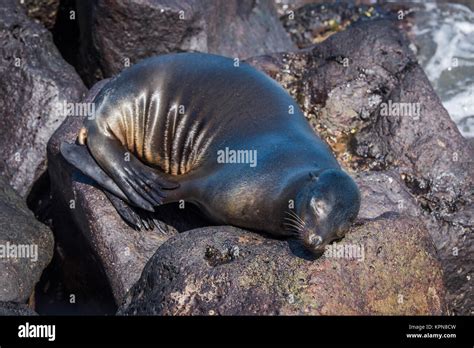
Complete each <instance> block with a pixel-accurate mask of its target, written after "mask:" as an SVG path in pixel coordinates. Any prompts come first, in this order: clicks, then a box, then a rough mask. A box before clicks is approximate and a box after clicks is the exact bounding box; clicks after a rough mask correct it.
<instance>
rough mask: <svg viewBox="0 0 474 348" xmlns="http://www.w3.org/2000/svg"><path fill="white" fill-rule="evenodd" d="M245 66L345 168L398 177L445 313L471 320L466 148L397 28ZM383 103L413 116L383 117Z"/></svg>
mask: <svg viewBox="0 0 474 348" xmlns="http://www.w3.org/2000/svg"><path fill="white" fill-rule="evenodd" d="M248 62H250V63H251V64H253V65H254V66H256V67H258V68H260V69H262V70H264V71H266V72H267V73H268V74H269V75H271V76H273V77H274V78H275V79H276V80H277V81H278V82H280V83H281V84H282V85H283V86H284V87H285V88H287V89H288V91H289V92H290V93H291V94H292V95H293V96H294V98H295V99H296V100H298V101H299V103H300V105H301V106H302V107H303V110H304V112H305V114H306V115H307V117H308V119H309V121H310V123H311V124H312V125H313V127H314V128H315V130H317V131H318V132H319V133H320V134H321V135H322V136H323V138H325V139H326V141H327V142H328V143H329V144H330V145H331V146H332V148H333V150H334V152H335V153H336V154H337V157H338V159H339V160H340V161H341V162H342V164H343V165H344V166H345V167H346V168H347V169H348V170H351V171H354V172H361V171H365V170H385V169H390V170H393V171H395V172H396V173H397V175H398V177H399V178H400V179H402V180H403V181H404V183H405V186H406V187H407V188H408V189H409V191H410V193H411V194H412V195H413V196H414V197H415V198H416V201H417V205H418V207H420V208H421V209H422V210H423V214H422V215H423V220H424V221H425V223H426V224H427V225H428V227H429V231H430V234H431V235H432V237H433V240H434V242H435V245H436V248H437V250H438V253H439V257H440V259H441V261H442V264H443V268H444V271H445V272H444V273H445V282H446V284H447V287H448V297H449V303H450V310H451V311H452V312H455V313H462V314H468V313H472V311H473V308H474V302H473V298H472V296H470V295H469V294H472V282H471V281H470V279H472V276H473V275H472V272H473V262H472V253H473V244H472V241H473V236H474V234H473V231H474V226H473V224H474V218H473V212H474V206H473V205H474V203H473V202H474V192H473V190H474V184H473V180H474V162H473V160H472V159H473V158H474V153H473V149H472V147H470V146H469V144H468V142H467V141H466V140H465V139H464V138H463V137H462V136H461V135H460V134H459V132H458V130H457V128H456V126H455V124H454V123H453V122H452V121H451V119H450V118H449V115H448V113H447V112H446V110H445V109H444V108H443V106H442V104H441V102H440V100H439V98H438V97H437V96H436V93H435V92H434V91H433V89H432V87H431V85H430V83H429V81H428V79H427V78H426V76H425V74H424V72H423V70H422V69H421V67H420V66H419V65H418V64H417V63H416V59H415V57H414V56H413V54H412V52H411V51H410V49H409V42H408V41H407V40H406V39H405V37H404V36H403V35H402V34H401V32H400V31H399V30H397V29H396V27H395V25H394V24H393V23H391V22H390V21H386V20H374V21H370V22H362V23H358V24H356V25H352V26H350V27H349V28H347V29H346V30H345V31H342V32H340V33H337V34H334V35H333V36H331V37H329V38H328V39H327V40H325V41H324V42H322V43H321V44H319V45H316V46H313V47H311V48H308V49H305V50H301V51H298V52H294V53H281V54H273V55H267V56H262V57H255V58H252V59H249V60H248ZM389 103H395V104H396V103H404V104H399V105H411V106H412V107H413V108H416V107H419V109H418V111H417V112H416V109H413V110H415V111H413V112H412V113H411V114H406V115H396V113H392V114H389V115H386V116H384V115H382V114H381V109H382V108H383V107H387V106H388V105H389Z"/></svg>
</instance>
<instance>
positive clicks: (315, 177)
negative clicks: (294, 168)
mask: <svg viewBox="0 0 474 348" xmlns="http://www.w3.org/2000/svg"><path fill="white" fill-rule="evenodd" d="M309 177H310V178H311V181H316V180H318V177H319V174H318V173H317V172H309Z"/></svg>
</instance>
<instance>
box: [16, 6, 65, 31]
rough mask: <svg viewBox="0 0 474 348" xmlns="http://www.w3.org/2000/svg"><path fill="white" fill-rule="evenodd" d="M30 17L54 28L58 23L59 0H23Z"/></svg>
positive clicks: (47, 26) (49, 27)
mask: <svg viewBox="0 0 474 348" xmlns="http://www.w3.org/2000/svg"><path fill="white" fill-rule="evenodd" d="M20 3H21V4H22V5H23V6H25V8H26V13H27V14H28V16H29V17H31V18H34V19H36V20H38V21H39V22H40V23H42V24H43V25H44V26H45V27H46V28H48V29H50V30H51V29H52V28H53V27H54V24H55V23H56V15H57V13H58V8H59V0H22V1H20Z"/></svg>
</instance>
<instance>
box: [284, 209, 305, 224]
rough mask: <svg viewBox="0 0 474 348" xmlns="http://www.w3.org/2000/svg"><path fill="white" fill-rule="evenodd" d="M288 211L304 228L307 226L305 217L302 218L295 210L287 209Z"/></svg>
mask: <svg viewBox="0 0 474 348" xmlns="http://www.w3.org/2000/svg"><path fill="white" fill-rule="evenodd" d="M286 213H287V214H288V215H290V217H293V218H294V219H295V221H296V222H299V223H300V224H301V225H302V226H303V228H304V227H306V223H305V222H304V221H303V219H302V218H300V217H299V216H298V214H296V213H295V212H294V211H291V210H290V211H287V212H286Z"/></svg>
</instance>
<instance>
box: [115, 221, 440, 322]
mask: <svg viewBox="0 0 474 348" xmlns="http://www.w3.org/2000/svg"><path fill="white" fill-rule="evenodd" d="M334 245H338V246H339V247H342V248H343V247H344V245H345V246H346V247H350V248H353V247H354V246H355V247H360V248H361V249H359V250H361V251H362V250H363V253H362V252H361V253H360V254H359V255H358V256H359V257H357V256H356V254H353V255H354V258H352V259H351V258H348V257H346V258H338V257H331V255H329V254H325V255H323V256H322V257H320V258H318V259H316V260H313V259H305V258H303V257H298V253H300V252H301V250H298V249H297V247H294V245H292V244H291V243H288V242H286V241H280V240H276V239H270V238H268V239H267V238H265V237H263V236H261V235H258V234H255V233H251V232H249V231H244V230H240V229H237V228H234V227H229V226H222V227H214V228H211V227H209V228H201V229H197V230H192V231H187V232H184V233H181V234H179V235H176V236H174V237H172V238H171V239H169V240H168V241H166V242H165V243H164V244H163V245H162V246H161V247H160V248H158V250H157V251H156V253H155V255H153V257H152V258H151V259H150V261H149V262H148V263H147V265H146V267H145V269H144V270H143V274H142V276H141V278H140V280H139V281H138V282H137V283H136V284H135V285H134V286H133V288H132V289H131V291H130V292H129V294H128V295H127V297H126V299H125V301H124V303H123V304H122V306H121V307H120V308H119V311H118V314H119V315H303V314H310V315H367V314H399V315H409V314H411V315H413V314H425V315H426V314H431V315H436V314H441V313H444V312H445V304H444V287H443V281H442V272H441V268H440V266H439V263H438V262H437V260H436V257H435V256H434V255H433V254H434V253H435V251H434V248H433V245H432V243H431V239H430V237H429V235H428V232H427V230H426V228H425V227H424V225H423V223H420V222H418V221H416V220H415V219H412V218H407V217H397V218H396V219H390V218H388V219H385V218H378V219H374V220H371V221H367V222H365V223H364V224H362V225H359V226H357V227H355V228H353V229H352V230H351V232H350V233H349V234H348V235H346V237H345V238H344V240H343V241H341V242H339V243H334V244H333V246H334ZM353 250H355V249H353ZM336 255H337V254H336ZM346 255H349V254H346Z"/></svg>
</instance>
